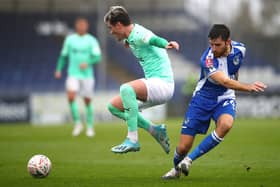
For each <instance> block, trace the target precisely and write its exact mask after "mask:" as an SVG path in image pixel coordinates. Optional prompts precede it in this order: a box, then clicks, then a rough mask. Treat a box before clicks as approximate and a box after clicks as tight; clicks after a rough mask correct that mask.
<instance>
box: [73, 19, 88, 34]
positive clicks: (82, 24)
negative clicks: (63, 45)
mask: <svg viewBox="0 0 280 187" xmlns="http://www.w3.org/2000/svg"><path fill="white" fill-rule="evenodd" d="M75 28H76V31H77V33H79V34H81V35H82V34H85V33H87V31H88V21H87V20H86V19H79V20H77V21H76V25H75Z"/></svg>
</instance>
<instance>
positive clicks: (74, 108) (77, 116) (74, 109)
mask: <svg viewBox="0 0 280 187" xmlns="http://www.w3.org/2000/svg"><path fill="white" fill-rule="evenodd" d="M70 109H71V114H72V117H73V120H74V122H75V124H77V123H78V122H80V121H81V120H80V114H79V109H78V105H77V102H76V101H75V100H74V101H72V102H70Z"/></svg>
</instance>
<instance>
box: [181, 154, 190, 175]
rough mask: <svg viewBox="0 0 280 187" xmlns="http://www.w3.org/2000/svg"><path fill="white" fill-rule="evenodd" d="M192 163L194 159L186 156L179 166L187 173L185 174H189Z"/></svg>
mask: <svg viewBox="0 0 280 187" xmlns="http://www.w3.org/2000/svg"><path fill="white" fill-rule="evenodd" d="M191 165H192V160H191V159H190V158H189V157H185V158H184V159H183V160H182V161H181V162H180V163H179V164H178V168H179V170H181V171H182V173H184V174H185V176H188V175H189V172H190V167H191Z"/></svg>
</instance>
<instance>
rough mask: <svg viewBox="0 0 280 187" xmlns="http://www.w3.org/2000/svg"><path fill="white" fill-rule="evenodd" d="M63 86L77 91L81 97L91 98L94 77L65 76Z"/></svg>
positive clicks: (68, 89)
mask: <svg viewBox="0 0 280 187" xmlns="http://www.w3.org/2000/svg"><path fill="white" fill-rule="evenodd" d="M65 86H66V90H67V91H74V92H79V94H80V95H81V96H82V97H87V98H91V97H92V95H93V91H94V79H77V78H75V77H67V79H66V84H65Z"/></svg>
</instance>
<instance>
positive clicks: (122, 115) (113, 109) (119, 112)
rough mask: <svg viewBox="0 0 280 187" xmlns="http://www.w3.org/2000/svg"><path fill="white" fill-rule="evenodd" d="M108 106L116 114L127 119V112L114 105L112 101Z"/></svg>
mask: <svg viewBox="0 0 280 187" xmlns="http://www.w3.org/2000/svg"><path fill="white" fill-rule="evenodd" d="M107 108H108V110H109V111H110V112H111V113H112V114H113V115H114V116H116V117H118V118H120V119H123V120H125V121H126V116H125V113H124V112H122V111H120V110H119V109H118V108H116V107H114V106H113V105H112V104H111V103H109V104H108V106H107Z"/></svg>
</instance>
